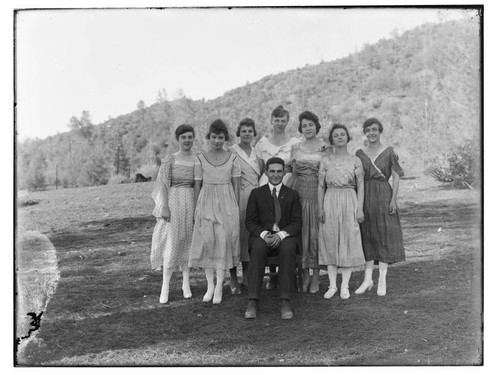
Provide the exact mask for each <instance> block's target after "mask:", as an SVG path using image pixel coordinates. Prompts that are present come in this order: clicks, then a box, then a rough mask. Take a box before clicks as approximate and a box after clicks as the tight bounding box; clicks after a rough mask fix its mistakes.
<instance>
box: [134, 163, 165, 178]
mask: <svg viewBox="0 0 500 375" xmlns="http://www.w3.org/2000/svg"><path fill="white" fill-rule="evenodd" d="M159 169H160V167H159V166H158V165H156V164H153V163H150V164H145V165H143V166H142V167H140V168H139V170H138V171H137V173H140V174H142V175H143V176H144V177H146V178H147V177H151V180H153V181H154V180H156V176H157V175H158V171H159Z"/></svg>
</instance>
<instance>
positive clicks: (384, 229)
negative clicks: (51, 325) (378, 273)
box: [361, 180, 405, 264]
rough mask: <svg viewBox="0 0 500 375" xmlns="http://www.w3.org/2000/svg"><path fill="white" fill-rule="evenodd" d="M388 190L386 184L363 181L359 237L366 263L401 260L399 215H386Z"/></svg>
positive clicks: (389, 190) (375, 181) (388, 200)
mask: <svg viewBox="0 0 500 375" xmlns="http://www.w3.org/2000/svg"><path fill="white" fill-rule="evenodd" d="M391 198H392V188H391V185H390V184H389V183H388V182H387V181H379V180H368V181H365V202H364V214H365V221H364V222H363V223H362V224H361V237H362V240H363V250H364V254H365V258H366V261H371V260H373V261H375V264H377V263H378V262H384V263H389V264H391V263H396V262H401V261H403V260H405V250H404V246H403V232H402V230H401V223H400V220H399V212H396V213H395V214H393V215H389V204H390V201H391Z"/></svg>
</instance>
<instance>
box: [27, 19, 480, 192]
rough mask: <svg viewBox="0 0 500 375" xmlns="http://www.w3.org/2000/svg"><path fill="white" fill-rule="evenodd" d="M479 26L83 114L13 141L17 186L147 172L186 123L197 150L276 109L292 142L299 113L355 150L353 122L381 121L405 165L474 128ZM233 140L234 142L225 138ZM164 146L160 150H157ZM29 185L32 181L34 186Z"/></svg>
mask: <svg viewBox="0 0 500 375" xmlns="http://www.w3.org/2000/svg"><path fill="white" fill-rule="evenodd" d="M480 46H481V39H480V30H479V22H478V19H477V18H473V19H462V20H460V21H449V22H445V23H440V24H426V25H423V26H421V27H418V28H415V29H412V30H409V31H406V32H404V33H403V34H398V33H396V32H394V33H393V36H392V37H391V38H390V39H382V40H380V41H378V42H377V43H375V44H372V45H365V46H364V47H363V48H362V50H361V51H360V52H358V53H355V54H352V55H350V56H347V57H345V58H342V59H338V60H335V61H330V62H323V63H321V64H318V65H310V66H305V67H302V68H298V69H294V70H291V71H287V72H283V73H280V74H276V75H269V76H266V77H263V78H262V79H260V80H259V81H257V82H253V83H250V84H247V85H245V86H243V87H239V88H235V89H233V90H231V91H229V92H226V93H225V94H224V95H222V96H221V97H219V98H216V99H214V100H209V101H205V100H198V101H193V100H191V99H189V98H187V97H181V98H179V99H176V100H172V101H169V100H166V97H165V96H162V95H159V97H158V100H157V103H155V104H153V105H151V106H146V105H145V104H144V103H143V102H142V101H140V102H139V103H138V106H137V109H136V110H135V111H134V112H131V113H128V114H124V115H122V116H118V117H116V118H112V119H110V120H108V121H106V122H104V123H102V124H98V125H94V124H92V123H91V121H90V114H89V113H88V112H86V111H84V112H83V113H82V115H81V116H80V118H77V117H76V116H75V117H73V118H72V119H71V120H70V124H69V125H70V127H71V129H72V130H71V131H69V132H67V133H63V134H58V135H56V136H53V137H48V138H46V139H44V140H31V141H27V142H24V143H22V144H20V145H18V154H17V157H18V174H19V179H18V180H19V186H20V187H21V188H23V187H28V186H30V185H31V186H36V182H38V183H39V184H38V185H39V186H43V185H44V184H55V181H56V171H57V179H58V184H59V185H60V186H61V185H63V186H67V187H71V186H89V185H99V184H103V183H106V182H107V181H108V180H109V179H110V178H111V177H112V176H113V175H115V174H120V175H124V176H126V177H128V176H129V175H130V174H134V173H135V172H136V171H139V170H140V171H142V172H144V173H146V174H148V173H151V174H152V173H154V170H155V168H154V165H156V164H157V163H158V162H159V160H160V158H161V157H162V156H163V155H164V154H165V153H166V152H171V151H172V150H173V149H175V145H174V144H175V142H172V139H173V131H174V129H175V127H176V126H177V125H179V124H181V123H184V122H187V123H191V124H194V125H195V127H196V131H197V140H196V145H195V149H197V150H201V149H202V148H203V147H204V145H205V143H204V141H203V138H204V135H205V132H206V129H207V126H208V124H209V123H210V122H211V121H212V120H214V119H215V118H217V117H220V118H222V119H225V120H226V121H227V122H228V124H229V126H230V127H231V130H232V133H233V134H234V132H235V128H236V126H237V123H238V121H239V120H240V119H241V118H243V117H252V118H253V119H254V120H255V121H256V123H257V131H258V133H259V134H258V136H259V137H260V136H262V135H266V134H270V123H269V120H270V112H271V110H272V109H273V108H274V107H276V106H277V105H278V104H283V105H284V106H285V107H286V108H287V109H288V110H289V111H290V114H291V121H290V124H289V129H290V132H291V134H293V135H295V136H298V135H299V134H298V132H297V126H298V120H297V118H298V115H299V113H300V112H302V111H304V110H310V111H312V112H314V113H316V114H318V116H319V117H320V119H321V123H322V124H323V128H322V129H321V135H324V134H325V133H326V132H327V131H328V128H329V127H330V126H331V125H332V123H334V122H340V123H344V124H346V125H347V126H348V127H349V129H351V132H352V134H353V136H354V138H353V142H352V144H351V148H352V151H354V150H355V149H356V148H357V147H359V146H360V145H362V143H363V136H362V133H361V124H362V122H363V121H364V120H365V119H366V118H367V117H372V116H375V117H377V118H379V119H380V120H381V121H382V123H383V124H384V127H385V129H384V139H385V142H387V143H391V144H393V145H394V146H395V147H396V148H397V150H398V153H399V154H400V157H401V159H402V161H403V162H404V164H405V167H406V168H409V169H411V170H418V169H419V168H421V166H422V163H423V161H424V160H425V159H427V158H430V157H433V156H436V155H439V154H440V153H443V152H444V151H446V150H447V149H449V148H450V147H452V146H454V145H458V144H461V143H463V142H464V141H466V140H471V139H474V140H476V144H477V147H478V148H479V134H480V129H481V112H480V109H481V90H482V88H481V85H480V84H481V80H480V78H481V75H480V74H481V72H480V66H481V65H480V61H481V60H480V59H481V55H480V51H481V49H480ZM232 141H236V139H232ZM165 143H169V144H170V145H171V147H169V149H168V151H167V150H166V149H165V147H164V146H163V145H164V144H165ZM33 183H35V184H34V185H33Z"/></svg>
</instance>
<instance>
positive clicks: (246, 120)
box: [236, 117, 257, 137]
mask: <svg viewBox="0 0 500 375" xmlns="http://www.w3.org/2000/svg"><path fill="white" fill-rule="evenodd" d="M242 126H251V127H252V128H253V135H254V136H257V130H255V121H254V120H252V119H251V118H248V117H245V118H244V119H243V120H241V121H240V123H239V124H238V129H236V136H237V137H239V136H240V129H241V127H242Z"/></svg>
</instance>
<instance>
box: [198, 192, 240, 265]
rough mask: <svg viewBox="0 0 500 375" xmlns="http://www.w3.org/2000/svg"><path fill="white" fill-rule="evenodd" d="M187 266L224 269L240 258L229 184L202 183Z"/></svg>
mask: <svg viewBox="0 0 500 375" xmlns="http://www.w3.org/2000/svg"><path fill="white" fill-rule="evenodd" d="M194 216H195V223H194V229H193V240H192V243H191V249H190V254H189V266H190V267H202V268H214V269H217V270H227V269H230V268H233V267H236V266H237V265H238V263H239V259H240V236H239V233H240V215H239V208H238V204H237V203H236V197H235V195H234V190H233V186H232V184H230V183H228V184H207V183H205V184H203V187H202V189H201V191H200V195H199V197H198V202H197V204H196V210H195V214H194Z"/></svg>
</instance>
